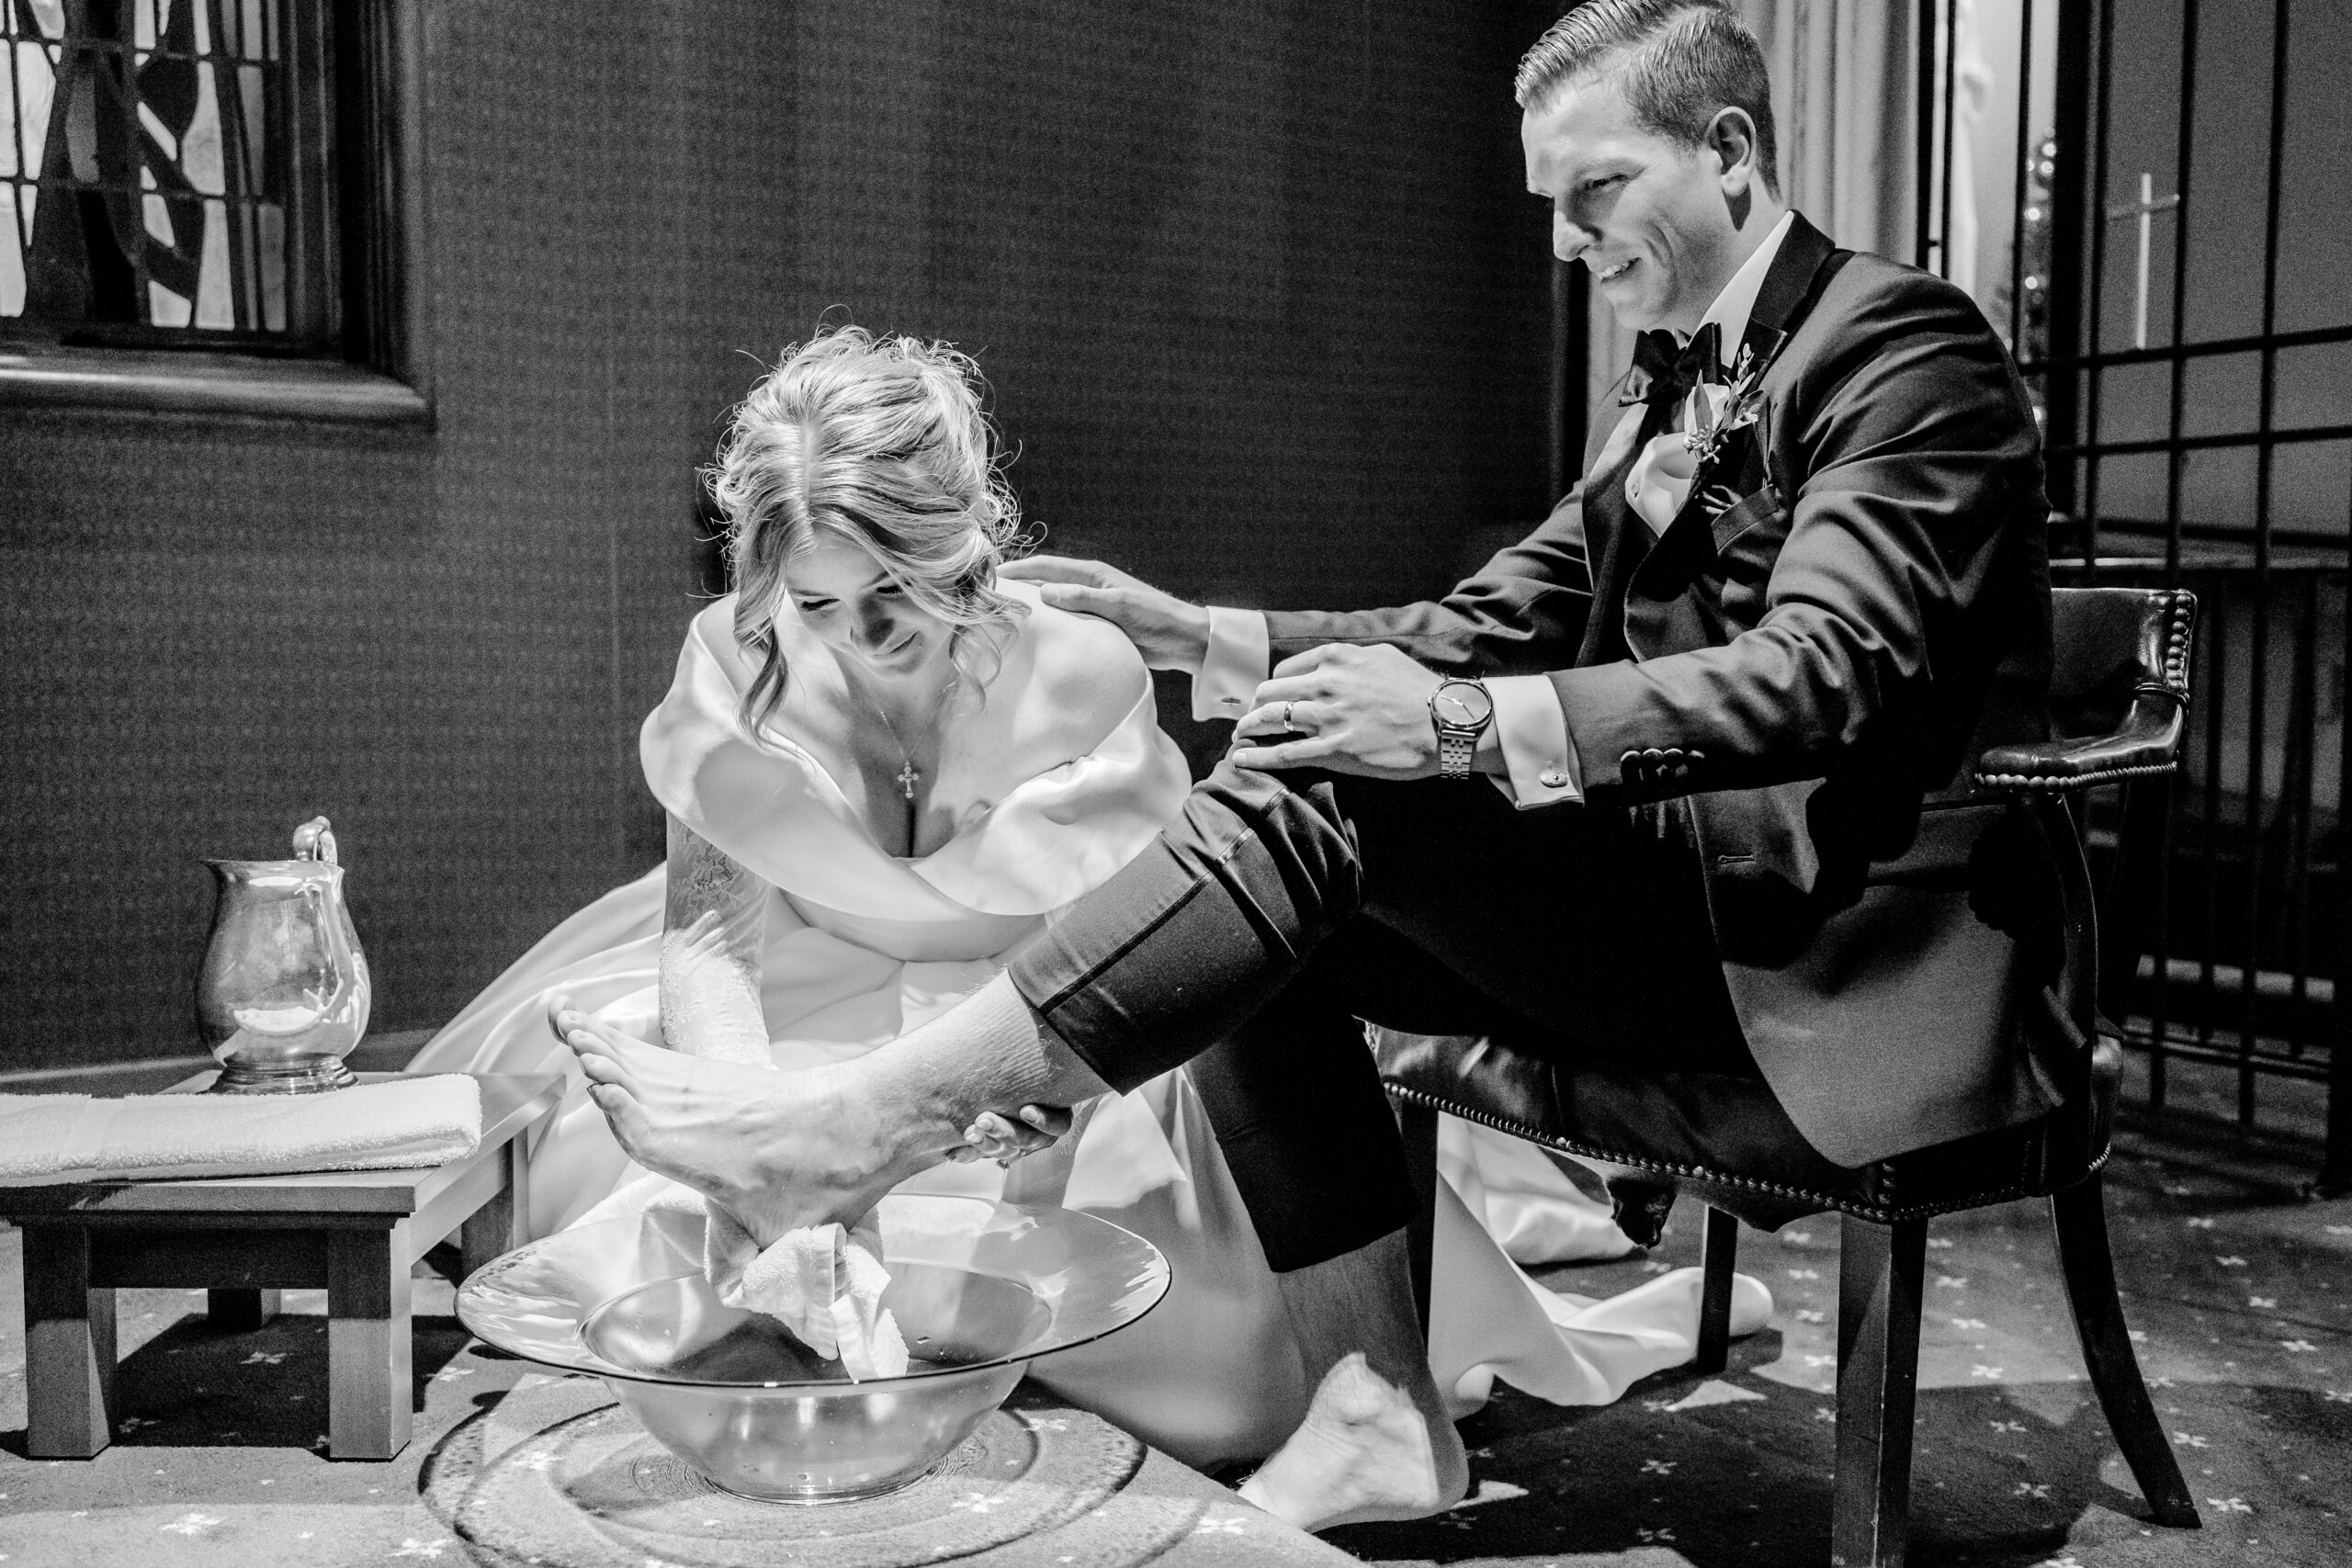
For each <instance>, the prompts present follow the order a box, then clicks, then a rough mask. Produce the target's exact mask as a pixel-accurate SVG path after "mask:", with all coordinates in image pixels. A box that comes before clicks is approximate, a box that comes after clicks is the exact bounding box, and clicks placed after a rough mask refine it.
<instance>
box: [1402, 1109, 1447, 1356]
mask: <svg viewBox="0 0 2352 1568" xmlns="http://www.w3.org/2000/svg"><path fill="white" fill-rule="evenodd" d="M1396 1105H1397V1132H1398V1133H1399V1134H1403V1136H1404V1140H1405V1179H1406V1181H1407V1183H1408V1185H1409V1186H1410V1187H1411V1189H1412V1193H1413V1213H1412V1218H1411V1219H1410V1220H1409V1221H1408V1222H1407V1224H1406V1231H1405V1241H1406V1250H1407V1252H1408V1255H1409V1256H1410V1257H1411V1258H1412V1264H1413V1304H1414V1306H1415V1307H1417V1308H1418V1309H1419V1312H1420V1314H1421V1342H1422V1343H1423V1344H1427V1343H1428V1342H1429V1337H1430V1258H1431V1257H1432V1256H1433V1255H1434V1253H1435V1251H1436V1247H1437V1181H1438V1176H1437V1112H1436V1111H1433V1110H1431V1109H1430V1107H1428V1106H1426V1105H1416V1104H1414V1103H1412V1101H1410V1100H1397V1102H1396Z"/></svg>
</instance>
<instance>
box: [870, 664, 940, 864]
mask: <svg viewBox="0 0 2352 1568" xmlns="http://www.w3.org/2000/svg"><path fill="white" fill-rule="evenodd" d="M852 683H853V684H854V682H852ZM951 684H952V682H951ZM858 695H859V696H861V697H864V698H865V705H866V706H868V707H870V708H872V709H873V710H874V716H875V717H876V718H878V719H880V720H881V721H882V728H883V729H884V730H885V731H886V732H888V735H889V737H890V744H892V745H893V746H896V747H897V748H898V749H899V771H898V773H897V774H896V775H895V776H894V778H893V780H892V782H893V783H895V784H898V786H899V796H900V797H901V798H902V799H904V800H905V801H906V803H907V833H908V838H909V844H908V847H909V848H910V849H911V848H913V843H912V839H913V834H914V814H915V811H914V807H915V786H916V785H917V784H921V783H922V769H921V768H918V767H916V766H915V754H914V752H913V751H912V750H909V748H908V746H907V743H906V740H905V739H903V738H902V737H901V736H900V735H899V727H898V725H896V724H895V723H893V722H892V721H891V718H890V710H889V709H888V708H886V707H884V706H883V705H881V704H880V703H879V702H877V701H876V700H875V699H874V697H873V696H871V695H870V694H867V693H866V692H865V689H864V688H863V687H860V688H859V689H858ZM946 705H947V691H946V689H945V688H944V687H943V688H942V689H941V691H940V694H939V700H938V701H937V702H936V703H934V704H933V706H932V716H933V718H936V717H937V716H939V710H940V709H942V708H944V707H945V706H946Z"/></svg>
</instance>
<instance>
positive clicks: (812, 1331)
mask: <svg viewBox="0 0 2352 1568" xmlns="http://www.w3.org/2000/svg"><path fill="white" fill-rule="evenodd" d="M703 1267H704V1268H705V1269H707V1271H708V1273H709V1278H710V1282H711V1285H712V1286H713V1287H714V1288H715V1289H716V1290H717V1291H718V1299H719V1300H720V1301H722V1302H725V1303H727V1304H728V1305H729V1306H731V1307H739V1308H741V1309H742V1310H744V1311H746V1312H763V1313H765V1314H768V1315H769V1316H770V1317H773V1318H775V1319H777V1320H778V1321H779V1322H781V1323H782V1324H783V1325H785V1326H786V1328H789V1329H790V1330H792V1332H793V1333H795V1334H797V1335H798V1336H799V1337H800V1338H801V1339H802V1341H803V1342H805V1343H806V1344H807V1345H808V1347H809V1348H810V1349H811V1350H814V1351H816V1352H817V1354H819V1355H820V1356H823V1357H826V1358H828V1359H831V1358H836V1357H837V1358H839V1359H840V1360H841V1364H842V1371H846V1372H847V1373H849V1375H850V1378H851V1380H852V1381H853V1382H864V1381H865V1379H867V1378H896V1377H904V1376H905V1375H906V1371H907V1341H906V1337H905V1336H903V1335H901V1334H900V1333H899V1324H898V1320H897V1319H896V1318H894V1317H892V1316H891V1315H890V1314H889V1312H888V1310H887V1309H886V1308H885V1307H884V1306H883V1305H882V1292H884V1291H885V1290H887V1289H888V1288H889V1284H890V1275H889V1271H888V1269H884V1268H883V1267H882V1232H881V1229H880V1228H879V1227H878V1226H877V1225H876V1224H875V1221H874V1216H873V1215H872V1214H870V1213H869V1214H867V1215H866V1216H865V1218H864V1219H862V1220H860V1221H859V1222H858V1223H857V1224H856V1226H855V1228H854V1229H853V1228H850V1227H848V1226H843V1225H837V1224H835V1225H810V1226H807V1227H804V1228H802V1229H800V1230H796V1231H786V1233H785V1234H784V1235H783V1236H782V1237H781V1238H779V1239H778V1240H777V1241H776V1243H775V1246H773V1247H768V1248H766V1249H765V1250H764V1251H763V1250H762V1249H761V1247H760V1244H759V1243H758V1242H757V1241H756V1240H754V1239H753V1238H752V1233H751V1232H749V1231H747V1230H745V1229H744V1228H743V1225H742V1222H741V1221H740V1220H738V1219H736V1217H735V1216H734V1215H733V1214H732V1213H729V1212H728V1211H727V1209H726V1208H724V1207H723V1206H721V1205H719V1204H718V1203H713V1204H711V1205H709V1208H708V1217H707V1219H706V1220H705V1221H704V1222H703Z"/></svg>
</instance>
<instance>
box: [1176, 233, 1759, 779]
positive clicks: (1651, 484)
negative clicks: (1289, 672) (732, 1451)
mask: <svg viewBox="0 0 2352 1568" xmlns="http://www.w3.org/2000/svg"><path fill="white" fill-rule="evenodd" d="M1795 220H1796V214H1795V212H1794V211H1793V210H1791V211H1789V212H1786V213H1783V214H1782V215H1781V220H1780V222H1779V223H1777V224H1775V225H1774V226H1773V228H1772V231H1771V232H1770V233H1769V234H1767V235H1765V236H1764V243H1762V244H1760V245H1758V246H1757V247H1756V252H1755V254H1753V255H1751V256H1749V257H1748V258H1747V261H1745V262H1743V263H1741V264H1740V268H1739V270H1738V271H1737V272H1736V273H1734V274H1732V276H1731V281H1730V282H1728V283H1726V284H1724V287H1723V291H1722V292H1721V293H1719V294H1717V295H1716V296H1715V300H1714V303H1713V304H1712V305H1710V306H1708V307H1707V313H1706V314H1705V315H1704V316H1702V317H1701V318H1700V323H1701V324H1702V325H1704V324H1705V323H1706V322H1708V321H1713V322H1714V323H1716V325H1717V326H1718V327H1720V328H1721V329H1722V341H1721V346H1720V349H1719V351H1718V352H1719V353H1720V354H1726V355H1732V356H1734V357H1735V358H1736V356H1737V355H1738V353H1739V345H1740V341H1741V340H1742V339H1743V338H1745V337H1746V336H1747V319H1748V317H1749V315H1750V314H1751V313H1752V312H1753V311H1754V310H1755V309H1756V297H1757V295H1758V293H1760V292H1761V291H1762V290H1763V288H1764V275H1765V274H1766V273H1768V272H1770V270H1771V268H1772V258H1773V257H1774V256H1776V255H1778V254H1780V251H1781V241H1782V240H1783V239H1785V238H1787V237H1788V232H1789V227H1790V225H1791V224H1792V223H1793V222H1794V221H1795ZM1729 368H1730V367H1729V366H1727V365H1721V364H1719V365H1718V366H1717V367H1716V369H1717V372H1718V373H1719V374H1728V372H1729ZM1704 390H1705V389H1699V390H1696V391H1693V393H1692V394H1691V395H1692V397H1694V398H1697V397H1701V396H1703V395H1704ZM1690 412H1691V413H1693V414H1695V413H1698V412H1700V411H1696V410H1693V411H1690ZM1705 417H1710V418H1711V417H1713V415H1712V413H1708V414H1706V415H1705ZM1693 423H1695V421H1694V420H1693V419H1692V418H1691V417H1689V415H1686V418H1685V421H1684V424H1685V428H1690V427H1691V425H1692V424H1693ZM1681 442H1682V437H1681V436H1680V435H1679V434H1666V435H1659V436H1655V437H1653V438H1652V439H1651V441H1650V443H1649V445H1648V446H1645V447H1644V448H1643V449H1642V454H1641V456H1640V457H1636V458H1634V466H1633V468H1630V469H1628V470H1627V471H1626V475H1625V497H1626V501H1627V502H1628V503H1629V504H1632V505H1633V506H1634V511H1635V513H1637V514H1638V515H1640V516H1641V517H1642V519H1643V520H1644V521H1645V522H1646V523H1648V524H1649V525H1650V527H1651V528H1652V530H1653V531H1655V532H1658V533H1663V532H1665V528H1666V524H1667V523H1670V522H1672V521H1673V520H1674V517H1675V515H1676V514H1677V513H1679V512H1680V511H1681V510H1682V503H1683V502H1684V501H1686V500H1687V499H1688V498H1689V496H1690V491H1691V476H1690V474H1689V473H1687V472H1684V473H1680V474H1679V475H1678V474H1676V473H1675V472H1674V471H1673V469H1672V468H1671V467H1662V466H1661V460H1662V459H1664V458H1666V457H1667V456H1668V450H1667V446H1663V445H1661V444H1662V443H1663V444H1671V446H1673V447H1675V448H1677V449H1679V447H1680V446H1681ZM1678 484H1679V489H1677V488H1676V487H1677V485H1678ZM1637 494H1639V495H1641V496H1643V497H1644V499H1645V501H1646V502H1647V504H1643V503H1642V502H1639V501H1636V496H1637ZM1658 513H1663V517H1664V520H1663V521H1657V520H1655V519H1656V518H1657V514H1658ZM1272 648H1273V644H1272V638H1271V637H1269V636H1268V634H1267V631H1266V617H1265V616H1264V615H1261V614H1260V613H1259V612H1258V611H1255V610H1233V609H1227V608H1226V607H1224V606H1222V605H1216V604H1212V605H1210V606H1209V645H1208V652H1207V655H1206V657H1205V658H1204V659H1203V660H1202V661H1201V669H1200V672H1199V673H1198V674H1197V675H1195V676H1194V677H1193V717H1194V718H1197V719H1210V718H1239V717H1240V716H1242V715H1243V714H1245V713H1247V712H1248V711H1249V710H1250V707H1251V705H1252V704H1251V700H1250V699H1251V698H1252V697H1253V696H1255V695H1256V694H1257V690H1258V687H1259V685H1260V684H1261V682H1264V680H1265V679H1266V677H1267V675H1268V674H1269V672H1270V671H1271V670H1272V659H1273V653H1272ZM1487 692H1488V693H1490V694H1492V695H1493V697H1494V699H1495V735H1496V739H1498V741H1499V742H1500V743H1501V746H1502V754H1503V767H1504V773H1503V776H1501V777H1500V778H1498V779H1496V780H1495V786H1496V787H1497V788H1498V789H1500V790H1501V791H1502V792H1503V794H1504V795H1508V796H1509V797H1510V801H1511V804H1512V805H1514V806H1516V807H1519V808H1520V809H1521V810H1522V811H1523V810H1527V809H1529V808H1530V807H1540V806H1557V805H1560V804H1561V803H1562V802H1564V801H1570V800H1580V799H1582V798H1583V796H1584V789H1583V785H1582V783H1581V777H1582V770H1581V769H1580V768H1579V767H1578V765H1577V753H1576V747H1575V746H1574V745H1573V744H1572V743H1571V742H1570V741H1569V739H1568V721H1567V716H1566V714H1565V713H1563V712H1562V711H1561V709H1560V698H1559V694H1558V693H1557V692H1555V691H1554V690H1553V687H1552V682H1550V681H1549V680H1548V679H1547V678H1545V677H1544V676H1542V675H1497V676H1494V677H1492V678H1490V679H1489V680H1488V681H1487Z"/></svg>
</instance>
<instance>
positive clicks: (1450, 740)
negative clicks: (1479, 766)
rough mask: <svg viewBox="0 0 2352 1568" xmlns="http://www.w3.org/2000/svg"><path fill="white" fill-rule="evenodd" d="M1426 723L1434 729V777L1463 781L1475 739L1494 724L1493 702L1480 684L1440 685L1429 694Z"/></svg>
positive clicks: (1470, 682)
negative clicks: (1435, 772)
mask: <svg viewBox="0 0 2352 1568" xmlns="http://www.w3.org/2000/svg"><path fill="white" fill-rule="evenodd" d="M1494 722H1495V699H1494V698H1493V697H1492V696H1491V695H1489V694H1488V693H1487V683H1486V682H1484V681H1453V680H1448V681H1442V682H1439V683H1438V688H1437V690H1436V691H1435V692H1432V693H1431V694H1430V723H1432V724H1434V725H1436V726H1437V776H1438V777H1440V778H1442V779H1466V778H1468V777H1469V776H1470V760H1471V759H1472V758H1473V757H1475V756H1476V755H1477V752H1478V737H1480V736H1481V735H1484V734H1486V733H1487V726H1488V725H1490V724H1492V723H1494Z"/></svg>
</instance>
